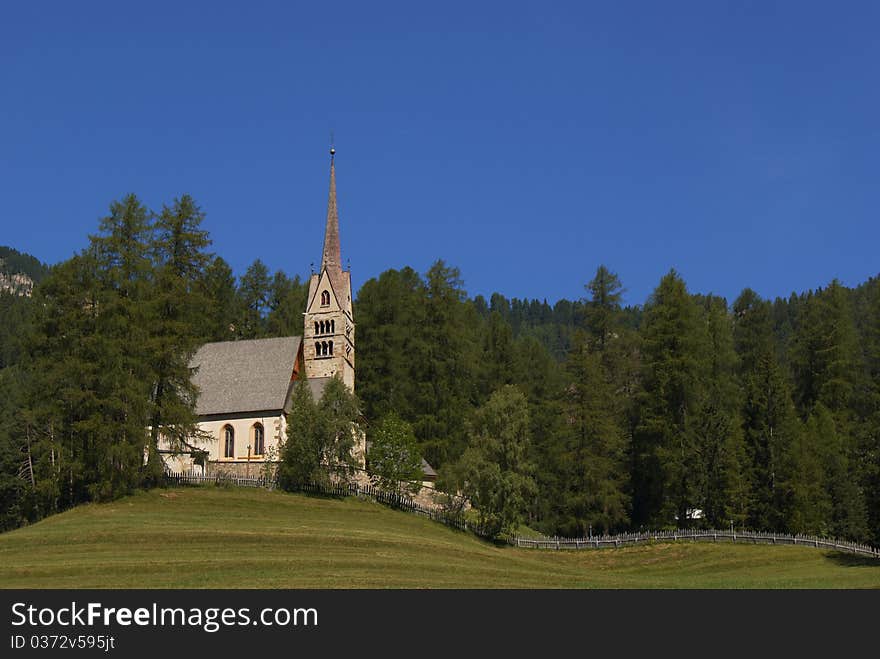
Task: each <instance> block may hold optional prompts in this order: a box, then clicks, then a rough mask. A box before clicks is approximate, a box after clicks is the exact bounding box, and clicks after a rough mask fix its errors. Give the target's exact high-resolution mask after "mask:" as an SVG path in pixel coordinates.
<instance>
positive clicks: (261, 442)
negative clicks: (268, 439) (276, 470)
mask: <svg viewBox="0 0 880 659" xmlns="http://www.w3.org/2000/svg"><path fill="white" fill-rule="evenodd" d="M264 437H265V434H264V433H263V424H261V423H255V424H254V455H263V453H265V452H266V451H265V448H266V446H265V439H264Z"/></svg>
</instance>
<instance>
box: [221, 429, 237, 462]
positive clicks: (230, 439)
mask: <svg viewBox="0 0 880 659" xmlns="http://www.w3.org/2000/svg"><path fill="white" fill-rule="evenodd" d="M223 440H224V441H223V457H224V458H234V457H235V431H234V430H233V429H232V426H223Z"/></svg>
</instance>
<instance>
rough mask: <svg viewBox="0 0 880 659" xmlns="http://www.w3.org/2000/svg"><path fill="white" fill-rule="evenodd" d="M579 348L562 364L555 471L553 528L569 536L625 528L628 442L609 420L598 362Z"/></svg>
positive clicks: (610, 405)
mask: <svg viewBox="0 0 880 659" xmlns="http://www.w3.org/2000/svg"><path fill="white" fill-rule="evenodd" d="M581 345H582V348H581V349H580V350H578V351H577V352H573V353H572V355H571V357H570V358H569V361H568V373H569V375H570V378H571V381H572V384H570V385H569V386H568V387H567V388H566V391H565V399H564V404H563V405H564V407H563V416H564V418H565V428H564V430H563V432H562V438H563V442H564V446H565V450H564V452H563V453H562V454H561V455H559V456H558V457H559V464H558V465H557V469H558V470H559V473H560V474H562V477H563V482H564V484H565V487H564V491H563V493H562V496H561V497H560V499H559V500H558V506H559V516H560V520H559V522H558V523H557V527H558V529H559V531H560V532H561V533H562V534H564V535H575V536H580V535H586V534H587V532H588V531H589V530H592V531H595V532H602V533H609V532H611V531H613V530H618V529H622V528H625V527H626V526H627V524H628V522H629V506H630V503H631V501H630V493H629V492H628V488H627V486H628V480H629V479H628V474H627V468H626V458H627V454H628V449H629V447H628V442H627V439H628V438H627V436H626V434H625V432H624V430H623V429H622V428H621V426H620V423H619V421H620V418H619V417H618V416H617V415H616V414H615V411H616V405H615V404H614V402H613V398H614V390H613V384H612V383H611V378H610V376H609V374H608V372H607V371H606V369H605V368H604V366H603V364H602V362H601V358H600V356H599V355H598V354H597V353H591V352H590V351H589V350H588V349H587V348H586V342H585V341H584V342H582V343H581Z"/></svg>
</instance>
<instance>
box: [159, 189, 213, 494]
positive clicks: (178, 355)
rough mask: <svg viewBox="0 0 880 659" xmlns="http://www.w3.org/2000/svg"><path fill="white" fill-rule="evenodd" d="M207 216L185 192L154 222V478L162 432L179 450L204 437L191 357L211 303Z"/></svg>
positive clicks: (192, 448)
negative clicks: (207, 285) (206, 282)
mask: <svg viewBox="0 0 880 659" xmlns="http://www.w3.org/2000/svg"><path fill="white" fill-rule="evenodd" d="M203 219H204V213H202V211H201V210H200V209H199V207H198V206H197V205H196V203H195V202H194V201H193V199H192V197H190V196H189V195H184V196H182V197H181V198H180V199H176V200H175V201H174V203H173V204H172V205H171V206H170V207H168V206H165V207H163V209H162V212H161V213H160V214H159V216H158V218H157V220H156V223H155V226H154V231H155V239H154V241H153V245H152V248H153V255H154V259H155V263H156V273H155V276H154V283H153V287H152V291H151V294H150V298H149V303H148V304H149V307H148V309H149V324H150V333H149V340H148V343H147V349H148V353H149V359H150V364H151V366H152V392H151V396H150V403H151V409H150V445H149V461H148V466H149V469H150V474H149V477H150V478H152V479H154V480H156V479H158V478H159V477H160V476H161V472H162V461H161V458H160V456H159V453H158V448H159V436H160V434H161V435H162V436H163V437H164V438H165V439H166V441H168V442H169V443H170V445H171V446H172V447H173V448H174V449H176V450H181V449H185V448H187V447H189V448H190V449H191V450H195V446H193V444H192V442H194V441H195V442H196V443H197V442H198V440H199V439H200V433H199V431H198V423H197V417H196V414H195V401H196V397H197V395H198V392H197V391H196V390H195V386H194V385H193V383H192V377H191V376H192V373H191V369H190V367H189V362H190V359H191V358H192V356H193V354H194V353H195V351H196V349H197V348H198V346H199V344H200V343H201V334H202V331H203V330H202V328H203V326H204V325H205V321H206V309H207V308H208V306H209V300H208V299H207V298H206V297H205V295H204V293H203V289H202V287H201V286H200V283H201V282H202V281H204V277H205V271H206V269H207V267H208V265H209V263H210V260H211V257H210V255H209V254H208V253H207V252H206V251H205V250H206V248H207V247H208V246H209V245H210V240H209V239H208V234H207V232H206V231H204V230H202V228H201V223H202V220H203Z"/></svg>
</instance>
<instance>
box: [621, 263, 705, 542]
mask: <svg viewBox="0 0 880 659" xmlns="http://www.w3.org/2000/svg"><path fill="white" fill-rule="evenodd" d="M704 341H705V334H704V332H703V328H702V327H701V322H700V313H699V308H698V307H697V305H696V303H695V302H694V300H693V299H692V298H691V296H690V295H689V294H688V292H687V289H686V288H685V284H684V281H683V280H682V279H681V277H679V275H678V273H676V272H675V271H674V270H673V271H670V272H669V274H667V275H666V276H664V277H663V278H662V279H661V280H660V284H659V286H658V287H657V288H656V289H655V290H654V293H653V294H652V296H651V299H650V301H649V303H648V305H647V307H646V309H645V318H644V325H643V330H642V354H643V360H644V361H643V390H642V391H641V393H640V394H639V396H638V406H639V412H638V413H639V420H638V426H637V428H636V432H635V437H634V447H633V449H634V455H633V468H634V474H633V487H634V493H633V494H634V496H633V518H634V519H633V522H634V523H637V524H650V525H667V524H679V525H682V526H683V525H685V524H688V523H689V519H690V513H691V511H692V510H693V509H694V508H696V502H697V501H698V500H699V484H700V483H699V476H700V474H701V470H700V465H699V463H698V454H697V447H696V446H695V445H694V433H692V432H691V425H692V424H693V421H694V417H696V412H697V410H699V408H700V404H701V402H702V400H701V396H702V390H701V386H702V383H701V372H700V369H701V361H702V360H703V358H704V355H705V353H706V346H705V343H704Z"/></svg>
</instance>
